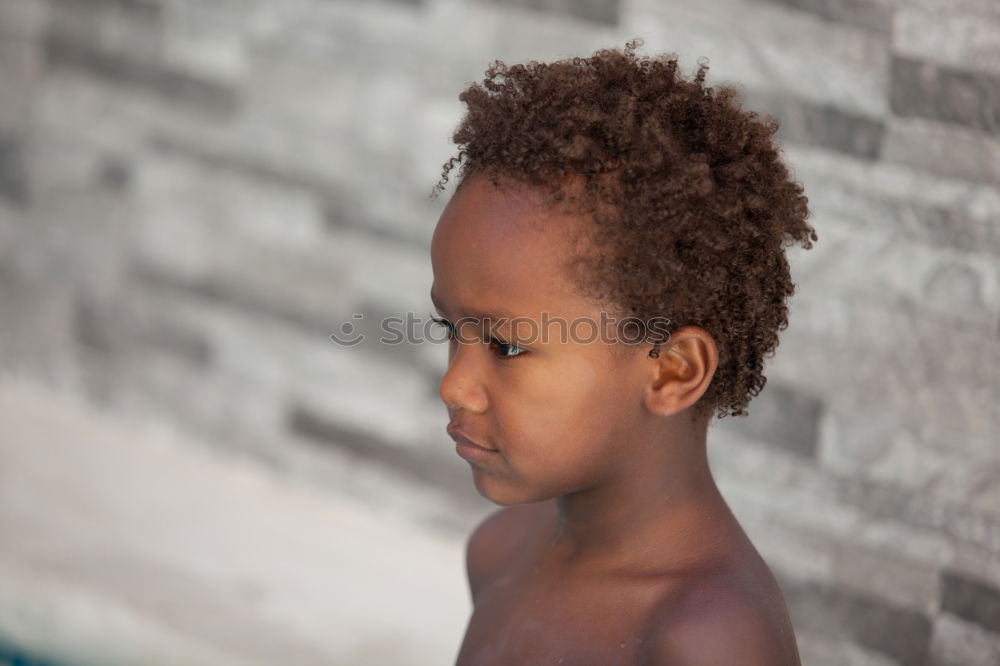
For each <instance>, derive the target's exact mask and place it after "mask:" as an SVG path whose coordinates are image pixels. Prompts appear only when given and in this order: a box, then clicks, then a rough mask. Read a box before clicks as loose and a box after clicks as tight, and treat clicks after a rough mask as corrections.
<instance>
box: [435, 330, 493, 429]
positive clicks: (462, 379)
mask: <svg viewBox="0 0 1000 666" xmlns="http://www.w3.org/2000/svg"><path fill="white" fill-rule="evenodd" d="M451 344H452V345H455V346H457V347H458V349H457V350H452V351H451V353H450V354H449V355H448V370H447V371H446V372H445V373H444V377H442V378H441V384H440V386H439V387H438V393H439V394H440V396H441V400H442V401H444V404H445V405H446V406H447V407H448V411H449V413H453V412H457V411H460V410H465V411H467V412H472V413H473V414H482V413H484V412H485V411H486V409H487V408H488V407H489V401H488V400H487V396H486V387H485V386H484V385H483V383H482V373H481V371H480V370H479V369H478V368H477V364H478V362H479V359H477V354H476V352H477V351H481V350H479V349H478V347H480V345H476V344H474V343H473V344H461V343H458V342H452V343H451Z"/></svg>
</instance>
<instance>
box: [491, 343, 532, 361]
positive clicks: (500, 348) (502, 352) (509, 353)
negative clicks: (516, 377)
mask: <svg viewBox="0 0 1000 666" xmlns="http://www.w3.org/2000/svg"><path fill="white" fill-rule="evenodd" d="M494 345H495V346H496V350H497V356H499V357H500V358H502V359H511V358H515V357H517V356H522V355H523V354H525V353H527V351H528V350H527V349H524V348H523V347H518V346H517V345H512V344H510V343H509V342H504V341H503V340H498V339H496V338H490V346H491V347H492V346H494Z"/></svg>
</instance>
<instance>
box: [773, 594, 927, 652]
mask: <svg viewBox="0 0 1000 666" xmlns="http://www.w3.org/2000/svg"><path fill="white" fill-rule="evenodd" d="M779 583H780V584H781V587H782V590H783V591H784V593H785V599H786V600H787V602H788V608H789V613H790V615H791V618H792V622H793V624H794V625H795V626H796V627H801V628H803V629H806V630H809V631H812V632H817V633H821V634H824V635H827V636H830V637H835V638H841V639H843V640H846V641H850V642H852V643H856V644H858V645H860V646H862V647H864V648H867V649H869V650H873V651H875V652H879V653H881V654H884V655H886V656H888V657H890V658H892V659H895V660H897V661H899V662H900V663H903V664H919V663H923V660H924V658H925V656H926V654H927V649H928V645H929V642H930V632H931V623H930V621H929V620H928V618H927V617H926V616H925V615H924V614H923V613H919V612H916V611H911V610H903V609H899V608H897V607H895V606H893V605H892V604H888V603H885V602H883V601H881V600H879V599H876V598H873V597H869V596H867V595H863V594H857V593H853V592H847V591H845V590H843V589H840V588H836V587H831V586H829V585H823V584H817V583H814V582H800V581H793V580H791V579H788V578H783V577H780V576H779Z"/></svg>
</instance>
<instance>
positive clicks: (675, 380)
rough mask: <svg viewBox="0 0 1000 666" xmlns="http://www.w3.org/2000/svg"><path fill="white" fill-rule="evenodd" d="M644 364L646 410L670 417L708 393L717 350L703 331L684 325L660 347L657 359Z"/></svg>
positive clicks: (651, 359) (713, 372)
mask: <svg viewBox="0 0 1000 666" xmlns="http://www.w3.org/2000/svg"><path fill="white" fill-rule="evenodd" d="M645 362H647V363H648V364H649V371H650V372H649V375H650V381H649V383H648V384H647V385H646V391H645V395H644V402H645V405H646V408H647V409H649V411H650V412H652V413H653V414H656V415H657V416H670V415H672V414H677V413H679V412H681V411H683V410H685V409H687V408H688V407H690V406H691V405H693V404H694V403H696V402H698V398H700V397H701V396H702V394H704V393H705V391H707V390H708V386H709V384H711V383H712V377H713V376H714V375H715V370H716V368H717V367H718V365H719V351H718V348H717V347H716V346H715V340H713V339H712V336H711V335H709V334H708V332H706V331H705V330H704V329H701V328H698V327H697V326H685V327H684V328H681V329H679V330H677V331H674V332H673V333H672V334H671V335H670V339H669V340H668V341H667V342H665V343H663V344H662V345H660V346H659V355H658V356H657V357H656V358H647V359H646V360H645Z"/></svg>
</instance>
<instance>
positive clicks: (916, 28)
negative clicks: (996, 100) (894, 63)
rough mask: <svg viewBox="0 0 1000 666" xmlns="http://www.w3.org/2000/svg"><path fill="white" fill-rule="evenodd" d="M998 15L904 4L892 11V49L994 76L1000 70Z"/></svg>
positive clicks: (911, 55) (952, 8) (906, 54)
mask: <svg viewBox="0 0 1000 666" xmlns="http://www.w3.org/2000/svg"><path fill="white" fill-rule="evenodd" d="M997 18H1000V16H998V17H997ZM997 18H993V19H991V18H989V17H986V16H983V15H981V14H979V15H977V14H973V13H971V12H967V11H962V10H959V9H958V8H956V7H955V6H954V5H948V6H944V5H942V6H941V7H939V8H938V9H937V10H929V9H927V8H916V7H913V6H907V5H902V6H900V7H899V8H898V9H897V10H896V11H895V13H894V14H893V21H892V28H893V30H892V48H893V51H894V52H895V53H897V54H899V55H903V56H907V57H910V58H925V59H928V60H931V61H933V62H935V63H937V64H940V65H946V66H950V67H955V68H957V69H965V70H975V71H981V72H984V73H992V74H994V75H995V74H997V73H1000V40H998V39H997V34H1000V20H997Z"/></svg>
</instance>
